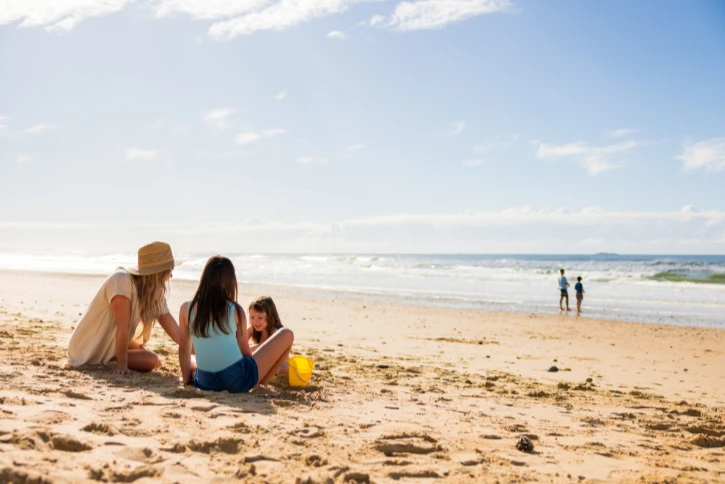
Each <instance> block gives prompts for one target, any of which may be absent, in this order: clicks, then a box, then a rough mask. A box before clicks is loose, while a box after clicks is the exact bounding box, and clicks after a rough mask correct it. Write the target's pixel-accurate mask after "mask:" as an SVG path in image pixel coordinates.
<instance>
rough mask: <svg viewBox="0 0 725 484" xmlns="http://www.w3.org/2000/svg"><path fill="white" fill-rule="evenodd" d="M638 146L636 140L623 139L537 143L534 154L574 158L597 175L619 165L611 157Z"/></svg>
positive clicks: (547, 158) (553, 157)
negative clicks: (594, 143) (595, 143)
mask: <svg viewBox="0 0 725 484" xmlns="http://www.w3.org/2000/svg"><path fill="white" fill-rule="evenodd" d="M637 146H639V143H637V142H636V141H625V142H622V143H618V144H613V145H606V146H589V145H588V144H587V143H585V142H584V141H576V142H574V143H568V144H563V145H548V144H545V143H539V148H538V150H537V152H536V156H537V157H539V158H540V159H543V160H557V159H559V158H567V157H571V158H575V159H576V160H578V161H579V163H580V164H581V165H582V166H583V167H584V168H585V169H586V170H587V172H588V173H589V174H590V175H598V174H599V173H603V172H605V171H609V170H613V169H616V168H619V167H620V164H619V163H618V162H617V161H615V160H614V159H613V158H614V157H615V156H617V155H621V154H622V153H625V152H627V151H630V150H632V149H634V148H636V147H637Z"/></svg>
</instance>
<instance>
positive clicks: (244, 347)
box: [234, 309, 252, 356]
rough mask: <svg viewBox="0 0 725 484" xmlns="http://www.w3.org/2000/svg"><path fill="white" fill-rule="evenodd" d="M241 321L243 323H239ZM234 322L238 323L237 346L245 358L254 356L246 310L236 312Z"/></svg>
mask: <svg viewBox="0 0 725 484" xmlns="http://www.w3.org/2000/svg"><path fill="white" fill-rule="evenodd" d="M239 319H241V321H239ZM234 322H236V323H237V344H238V345H239V349H240V350H241V351H242V355H243V356H252V350H251V349H250V348H249V332H248V331H247V317H246V316H245V315H244V310H243V309H242V310H241V311H234Z"/></svg>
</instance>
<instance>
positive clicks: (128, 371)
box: [111, 368, 136, 375]
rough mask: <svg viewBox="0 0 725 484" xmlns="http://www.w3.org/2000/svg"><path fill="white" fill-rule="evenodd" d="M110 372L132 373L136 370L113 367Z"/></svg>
mask: <svg viewBox="0 0 725 484" xmlns="http://www.w3.org/2000/svg"><path fill="white" fill-rule="evenodd" d="M111 373H113V374H114V375H133V374H134V373H136V372H135V371H133V370H130V369H128V368H114V369H113V370H111Z"/></svg>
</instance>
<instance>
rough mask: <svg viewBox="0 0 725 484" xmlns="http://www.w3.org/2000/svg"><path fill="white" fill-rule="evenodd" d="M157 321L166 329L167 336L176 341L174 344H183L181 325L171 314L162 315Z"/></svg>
mask: <svg viewBox="0 0 725 484" xmlns="http://www.w3.org/2000/svg"><path fill="white" fill-rule="evenodd" d="M156 319H157V320H158V322H159V324H160V325H161V327H162V328H164V331H166V334H168V335H169V337H170V338H171V339H172V340H174V343H176V344H177V345H178V344H181V342H180V340H179V333H180V331H179V323H177V322H176V320H175V319H174V317H173V316H172V315H171V313H166V314H162V315H161V316H159V317H158V318H156ZM187 332H188V331H187Z"/></svg>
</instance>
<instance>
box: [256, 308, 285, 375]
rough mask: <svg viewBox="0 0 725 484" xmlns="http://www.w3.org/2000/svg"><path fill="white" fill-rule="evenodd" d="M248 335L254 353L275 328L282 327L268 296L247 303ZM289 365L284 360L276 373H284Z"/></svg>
mask: <svg viewBox="0 0 725 484" xmlns="http://www.w3.org/2000/svg"><path fill="white" fill-rule="evenodd" d="M249 323H250V326H249V335H250V337H251V338H252V342H253V343H254V344H253V345H252V346H251V349H252V353H254V352H255V351H256V349H257V347H259V345H260V344H262V343H264V342H265V341H267V339H269V337H270V336H272V335H273V334H275V333H276V332H277V330H279V329H282V328H283V327H284V326H282V320H281V319H280V317H279V313H278V312H277V306H275V305H274V301H273V300H272V298H271V297H269V296H260V297H258V298H257V299H255V300H254V301H252V302H251V303H249ZM288 372H289V365H288V364H287V362H285V363H284V364H283V365H282V366H281V367H280V368H279V370H278V371H277V374H278V375H286V374H287V373H288Z"/></svg>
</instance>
